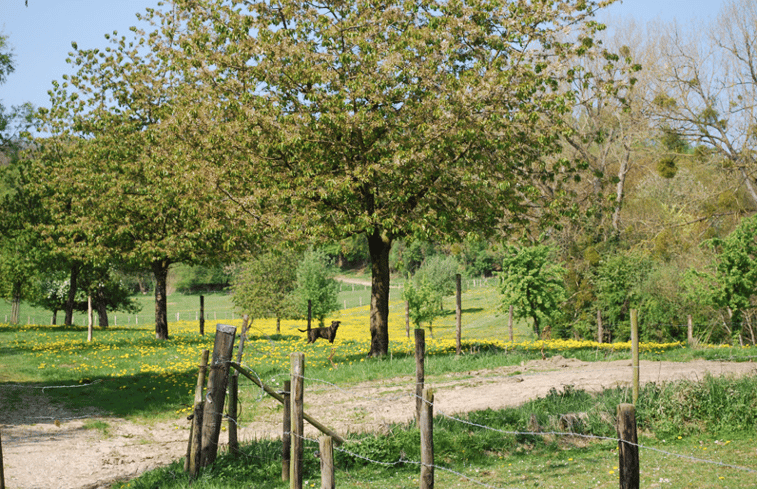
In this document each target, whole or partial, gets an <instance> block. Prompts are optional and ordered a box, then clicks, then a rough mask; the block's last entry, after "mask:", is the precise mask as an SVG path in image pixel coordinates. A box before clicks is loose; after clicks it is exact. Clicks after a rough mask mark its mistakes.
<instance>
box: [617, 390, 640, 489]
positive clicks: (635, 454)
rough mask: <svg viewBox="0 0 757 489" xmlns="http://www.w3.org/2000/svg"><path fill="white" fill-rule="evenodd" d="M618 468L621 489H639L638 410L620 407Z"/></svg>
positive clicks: (624, 406)
mask: <svg viewBox="0 0 757 489" xmlns="http://www.w3.org/2000/svg"><path fill="white" fill-rule="evenodd" d="M617 414H618V427H617V428H618V457H619V459H618V467H619V469H620V489H639V445H638V437H637V433H636V408H634V406H633V404H620V405H618V413H617Z"/></svg>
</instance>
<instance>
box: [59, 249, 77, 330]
mask: <svg viewBox="0 0 757 489" xmlns="http://www.w3.org/2000/svg"><path fill="white" fill-rule="evenodd" d="M80 269H81V266H80V265H79V264H78V263H73V264H72V265H71V276H70V280H69V284H68V298H67V299H66V319H65V321H64V323H63V324H64V325H65V326H71V325H72V324H74V306H75V305H76V289H77V280H78V279H79V271H80Z"/></svg>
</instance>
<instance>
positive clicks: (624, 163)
mask: <svg viewBox="0 0 757 489" xmlns="http://www.w3.org/2000/svg"><path fill="white" fill-rule="evenodd" d="M630 159H631V150H630V149H629V148H626V157H625V158H623V159H622V160H621V162H620V169H618V183H617V184H616V186H615V208H614V209H613V212H612V229H613V232H614V233H615V235H616V236H618V235H619V234H620V211H621V209H622V208H623V197H624V196H625V185H626V175H628V167H629V162H630Z"/></svg>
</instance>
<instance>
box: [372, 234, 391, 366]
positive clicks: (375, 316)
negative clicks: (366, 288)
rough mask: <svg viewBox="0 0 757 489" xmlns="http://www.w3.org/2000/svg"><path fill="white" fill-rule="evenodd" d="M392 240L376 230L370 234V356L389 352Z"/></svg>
mask: <svg viewBox="0 0 757 489" xmlns="http://www.w3.org/2000/svg"><path fill="white" fill-rule="evenodd" d="M391 249H392V240H391V239H390V238H387V237H385V236H383V235H382V234H381V232H380V231H378V230H375V231H374V232H373V234H372V235H370V236H368V251H369V253H370V255H371V324H370V329H371V351H370V352H369V353H368V356H372V357H379V356H384V355H387V354H388V353H389V251H390V250H391Z"/></svg>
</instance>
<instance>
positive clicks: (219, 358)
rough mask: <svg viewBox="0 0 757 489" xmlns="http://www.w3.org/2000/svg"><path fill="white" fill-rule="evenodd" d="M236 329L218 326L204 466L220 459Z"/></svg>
mask: <svg viewBox="0 0 757 489" xmlns="http://www.w3.org/2000/svg"><path fill="white" fill-rule="evenodd" d="M236 332H237V328H235V327H234V326H229V325H226V324H219V325H217V326H216V339H215V344H214V346H213V359H212V361H211V363H210V375H209V376H208V391H207V395H206V396H205V409H204V411H203V416H202V449H201V454H200V460H201V466H202V467H207V466H208V465H210V464H212V463H213V462H214V461H215V459H216V456H217V455H218V438H219V437H220V435H221V424H222V423H221V422H222V419H223V405H224V403H225V402H226V388H227V387H228V383H229V364H230V363H231V355H232V353H233V351H234V337H235V335H236Z"/></svg>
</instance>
